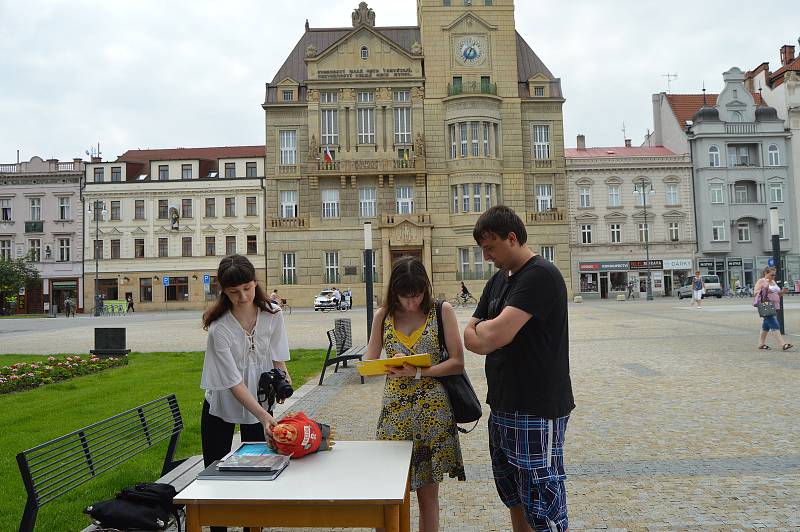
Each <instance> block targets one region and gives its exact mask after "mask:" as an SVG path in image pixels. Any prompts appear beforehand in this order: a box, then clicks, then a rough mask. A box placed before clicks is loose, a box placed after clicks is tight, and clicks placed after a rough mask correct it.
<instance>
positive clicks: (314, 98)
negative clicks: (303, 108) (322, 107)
mask: <svg viewBox="0 0 800 532" xmlns="http://www.w3.org/2000/svg"><path fill="white" fill-rule="evenodd" d="M306 100H307V101H309V102H318V101H319V91H318V90H317V89H308V91H307V92H306Z"/></svg>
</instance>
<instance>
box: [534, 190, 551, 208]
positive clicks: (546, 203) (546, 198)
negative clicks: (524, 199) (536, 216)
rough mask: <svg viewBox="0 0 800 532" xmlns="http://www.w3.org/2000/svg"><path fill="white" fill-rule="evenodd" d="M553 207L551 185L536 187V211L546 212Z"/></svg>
mask: <svg viewBox="0 0 800 532" xmlns="http://www.w3.org/2000/svg"><path fill="white" fill-rule="evenodd" d="M552 207H553V185H551V184H544V185H536V210H537V211H538V212H547V211H549V210H550V209H551V208H552Z"/></svg>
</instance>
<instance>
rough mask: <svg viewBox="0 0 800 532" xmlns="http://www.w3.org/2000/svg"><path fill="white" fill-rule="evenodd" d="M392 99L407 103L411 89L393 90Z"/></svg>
mask: <svg viewBox="0 0 800 532" xmlns="http://www.w3.org/2000/svg"><path fill="white" fill-rule="evenodd" d="M392 99H393V100H394V101H395V102H399V103H408V102H410V101H411V91H394V92H393V93H392Z"/></svg>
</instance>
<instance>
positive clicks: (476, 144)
mask: <svg viewBox="0 0 800 532" xmlns="http://www.w3.org/2000/svg"><path fill="white" fill-rule="evenodd" d="M478 124H479V122H470V133H471V134H472V156H473V157H477V156H478V154H479V153H480V142H481V138H480V137H479V136H478Z"/></svg>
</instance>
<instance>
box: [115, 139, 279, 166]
mask: <svg viewBox="0 0 800 532" xmlns="http://www.w3.org/2000/svg"><path fill="white" fill-rule="evenodd" d="M265 154H266V146H264V145H263V144H262V145H260V146H219V147H209V148H167V149H157V150H128V151H126V152H125V153H123V154H122V155H120V156H119V157H117V161H124V162H137V163H150V162H151V161H175V160H181V159H205V160H211V161H216V160H218V159H235V158H239V157H263V156H264V155H265Z"/></svg>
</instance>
